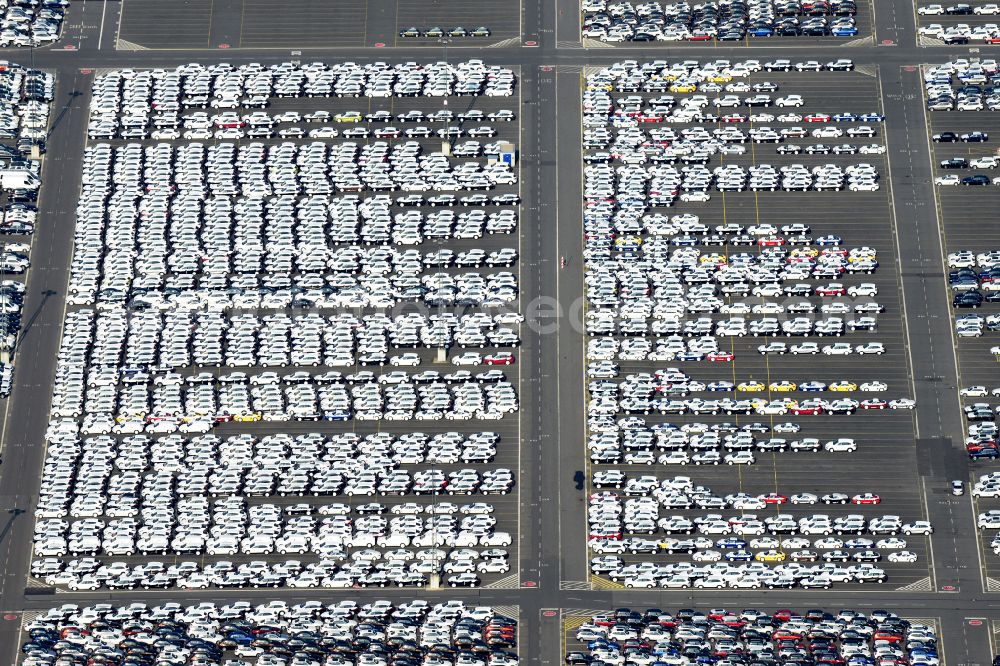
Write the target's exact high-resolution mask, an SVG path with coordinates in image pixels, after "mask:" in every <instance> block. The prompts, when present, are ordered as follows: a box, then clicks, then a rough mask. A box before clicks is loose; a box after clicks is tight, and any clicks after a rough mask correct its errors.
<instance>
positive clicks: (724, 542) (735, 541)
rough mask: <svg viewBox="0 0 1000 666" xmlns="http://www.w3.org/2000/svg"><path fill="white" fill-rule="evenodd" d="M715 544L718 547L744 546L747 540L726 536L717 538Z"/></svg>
mask: <svg viewBox="0 0 1000 666" xmlns="http://www.w3.org/2000/svg"><path fill="white" fill-rule="evenodd" d="M715 545H716V546H718V547H719V548H741V549H742V548H746V547H747V542H746V541H745V540H743V539H740V538H738V537H726V538H725V539H719V540H718V541H716V542H715Z"/></svg>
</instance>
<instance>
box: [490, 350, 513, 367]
mask: <svg viewBox="0 0 1000 666" xmlns="http://www.w3.org/2000/svg"><path fill="white" fill-rule="evenodd" d="M513 363H514V355H513V354H511V353H510V352H498V353H496V354H490V355H489V356H485V357H483V364H484V365H511V364H513Z"/></svg>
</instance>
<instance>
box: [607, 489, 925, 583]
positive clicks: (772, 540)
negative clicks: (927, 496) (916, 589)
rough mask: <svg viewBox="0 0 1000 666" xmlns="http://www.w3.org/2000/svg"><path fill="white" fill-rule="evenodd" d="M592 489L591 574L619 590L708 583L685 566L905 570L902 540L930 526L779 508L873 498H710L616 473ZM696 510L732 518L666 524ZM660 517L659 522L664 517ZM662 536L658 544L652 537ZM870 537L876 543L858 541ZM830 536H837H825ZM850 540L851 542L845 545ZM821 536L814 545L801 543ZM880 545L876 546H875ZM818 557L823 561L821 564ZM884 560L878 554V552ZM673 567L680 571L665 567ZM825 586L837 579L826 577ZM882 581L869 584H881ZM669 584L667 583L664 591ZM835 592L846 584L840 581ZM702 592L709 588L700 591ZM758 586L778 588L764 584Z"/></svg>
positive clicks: (907, 559)
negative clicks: (666, 558)
mask: <svg viewBox="0 0 1000 666" xmlns="http://www.w3.org/2000/svg"><path fill="white" fill-rule="evenodd" d="M592 484H593V485H594V487H595V488H604V489H607V488H614V490H600V491H598V492H595V493H593V494H592V495H591V496H590V500H589V506H588V509H589V511H588V520H589V539H590V547H591V550H592V551H593V552H594V553H598V554H599V555H598V556H596V557H594V558H592V559H591V564H590V567H591V572H592V573H595V574H598V575H607V576H610V577H611V578H613V579H616V580H621V581H622V582H624V584H625V585H626V587H658V586H668V587H684V586H685V585H681V584H680V581H679V580H675V579H677V578H684V577H686V578H688V579H689V580H688V584H687V585H686V586H688V587H702V586H706V585H701V584H699V583H700V582H701V580H700V579H701V578H706V577H709V576H711V575H715V574H712V573H711V571H712V570H711V568H709V569H708V570H702V571H698V570H697V569H695V568H692V566H691V563H692V562H693V563H706V562H709V563H711V562H721V561H723V560H724V561H725V562H727V563H733V562H758V563H769V564H781V563H784V562H786V561H788V562H793V563H794V562H816V561H823V562H827V563H845V562H855V563H868V564H871V563H876V562H881V561H883V560H885V561H887V562H893V563H897V562H898V563H912V562H915V561H916V560H917V556H916V554H915V553H913V552H912V551H908V550H904V549H905V548H906V547H907V542H906V540H905V539H902V538H898V537H897V536H895V535H897V534H899V533H902V534H905V535H907V536H913V535H925V536H926V535H929V534H931V533H932V532H933V528H932V527H931V525H930V523H928V522H926V521H914V522H909V523H904V522H903V521H902V519H901V518H900V517H899V516H893V515H883V516H874V517H867V518H866V517H865V516H864V515H861V514H846V515H832V516H831V515H829V514H803V515H798V514H790V513H787V512H786V513H781V512H780V511H781V510H782V509H785V510H786V511H787V508H786V507H792V506H798V505H814V504H817V503H820V502H822V503H823V504H826V505H844V504H852V505H855V506H864V505H876V504H879V503H881V501H882V500H881V497H880V496H879V495H877V494H875V493H872V492H863V493H856V494H855V495H853V496H850V495H848V494H847V493H837V492H833V493H827V494H825V495H823V496H817V495H815V494H812V493H799V494H795V495H792V496H791V497H789V496H787V495H782V494H780V493H777V492H770V493H765V494H761V495H756V496H755V495H752V494H749V493H745V492H739V493H734V494H730V495H727V496H725V497H724V498H722V497H719V496H718V495H715V494H713V493H712V491H711V489H709V488H706V487H704V486H694V485H693V484H692V482H691V479H690V478H689V477H674V478H668V479H659V478H657V477H655V476H650V475H641V476H632V477H626V476H625V475H624V474H623V473H622V472H620V471H615V470H611V471H607V472H597V473H595V475H594V477H593V479H592ZM699 505H710V506H713V507H731V508H734V509H737V510H739V511H741V513H740V515H737V516H730V517H728V518H727V517H725V516H724V515H723V514H714V513H713V514H702V515H689V514H677V513H674V514H673V515H669V514H670V512H676V511H677V510H679V509H680V510H685V511H691V510H693V509H694V508H695V507H696V506H699ZM770 507H775V508H778V509H779V513H776V514H770V513H767V514H762V515H760V516H758V514H756V513H747V511H748V510H751V511H752V510H755V509H767V508H770ZM664 509H665V510H666V512H664V511H663V510H664ZM661 533H662V534H665V535H666V537H663V536H660V534H661ZM863 534H871V535H872V536H874V537H876V538H868V537H864V536H861V535H863ZM833 535H837V536H833ZM850 535H854V538H847V536H850ZM810 536H812V537H815V536H820V537H822V538H819V539H810V538H806V537H810ZM879 536H881V537H883V538H877V537H879ZM817 550H819V551H824V552H823V553H822V554H820V553H818V552H817ZM883 551H886V552H883ZM626 553H628V554H631V555H637V554H644V555H649V554H653V555H659V556H661V557H662V556H663V555H680V556H681V559H682V561H681V562H672V563H671V564H668V565H663V564H659V563H655V562H651V561H639V562H635V561H632V559H631V558H629V560H628V562H626V559H625V557H626V556H625V554H626ZM677 564H681V565H684V566H680V567H678V566H674V565H677ZM834 578H837V576H836V575H835V576H834ZM884 579H885V574H884V573H882V575H881V577H879V578H878V580H879V582H883V581H884ZM665 580H671V582H670V583H666V582H664V581H665ZM838 580H839V582H845V580H846V581H850V580H852V578H851V577H849V576H848V577H847V578H846V579H844V580H840V579H838ZM707 586H708V587H713V585H711V584H708V585H707ZM758 586H769V587H774V586H784V585H781V584H779V583H776V582H775V581H774V580H773V579H771V578H768V579H767V580H764V581H758V584H757V585H751V587H758Z"/></svg>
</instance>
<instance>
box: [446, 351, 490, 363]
mask: <svg viewBox="0 0 1000 666" xmlns="http://www.w3.org/2000/svg"><path fill="white" fill-rule="evenodd" d="M451 363H452V365H482V364H483V355H482V354H477V353H476V352H466V353H464V354H459V355H458V356H452V357H451Z"/></svg>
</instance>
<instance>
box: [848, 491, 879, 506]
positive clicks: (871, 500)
mask: <svg viewBox="0 0 1000 666" xmlns="http://www.w3.org/2000/svg"><path fill="white" fill-rule="evenodd" d="M881 501H882V498H881V497H879V496H878V495H875V494H874V493H861V494H860V495H855V496H854V497H852V498H851V504H878V503H879V502H881Z"/></svg>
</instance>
